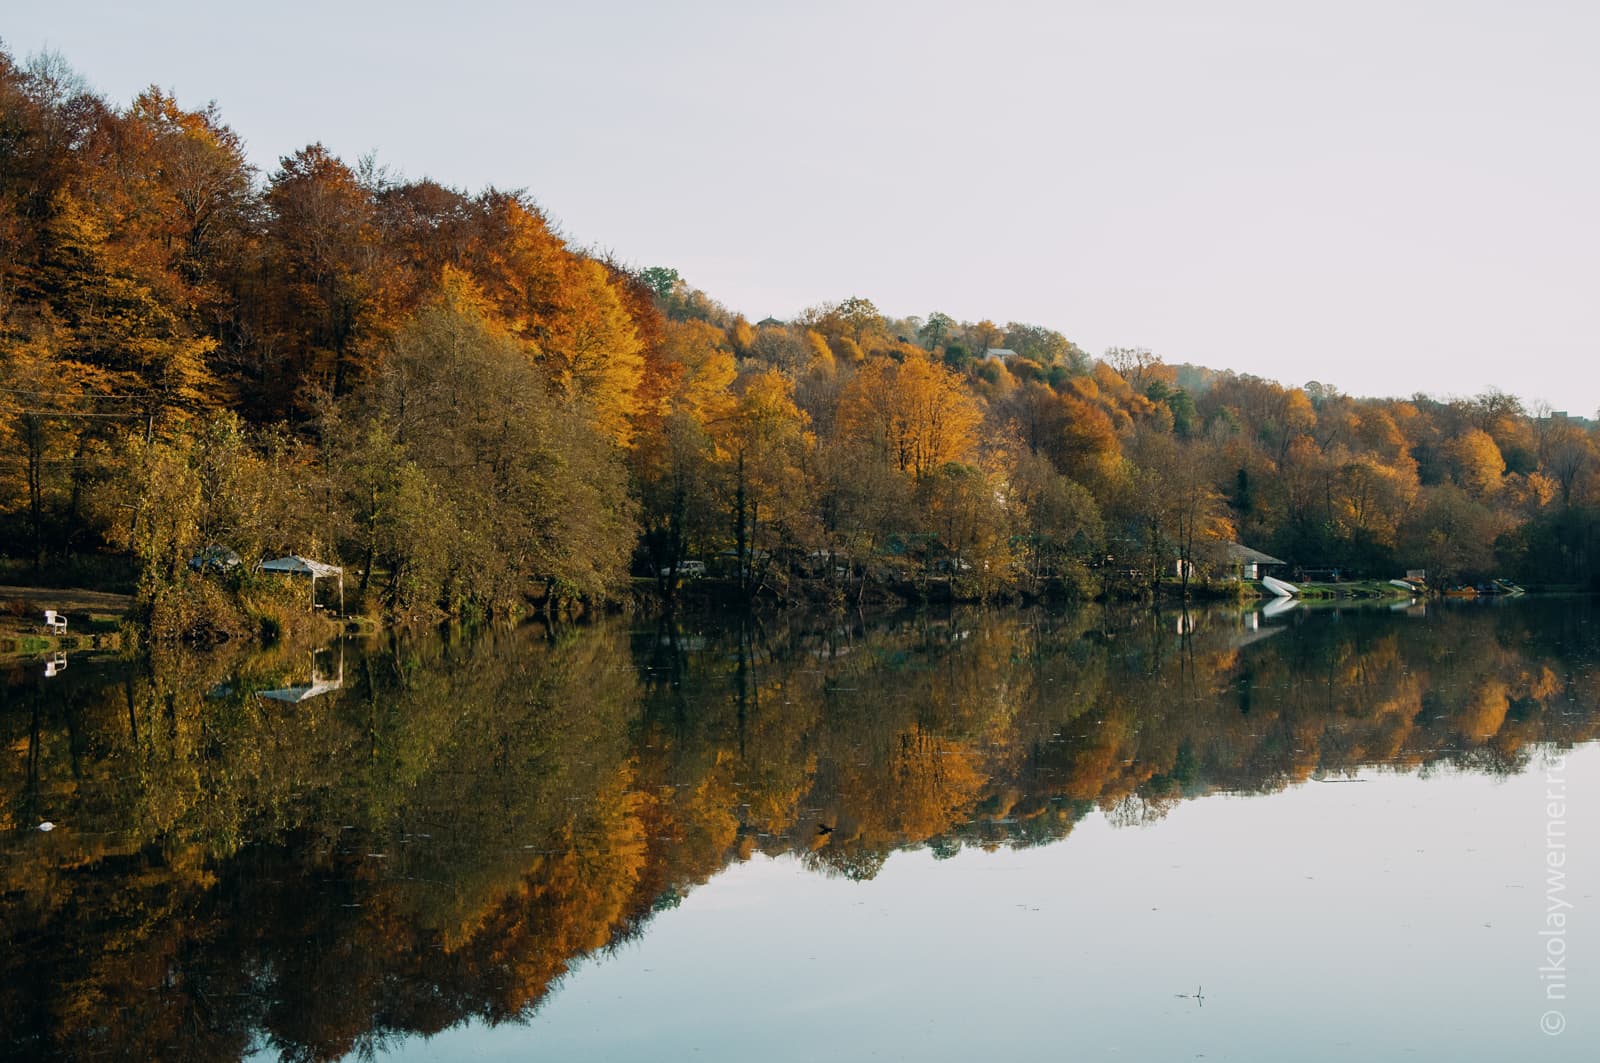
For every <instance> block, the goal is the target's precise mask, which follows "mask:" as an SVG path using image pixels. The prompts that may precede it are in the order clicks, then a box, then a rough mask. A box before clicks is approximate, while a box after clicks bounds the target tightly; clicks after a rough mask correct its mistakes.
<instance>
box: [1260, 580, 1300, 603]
mask: <svg viewBox="0 0 1600 1063" xmlns="http://www.w3.org/2000/svg"><path fill="white" fill-rule="evenodd" d="M1261 585H1262V586H1263V587H1265V588H1266V589H1267V590H1269V591H1271V592H1272V593H1273V594H1275V595H1276V596H1278V597H1279V598H1297V597H1299V595H1300V588H1299V587H1296V586H1295V585H1294V584H1292V583H1285V582H1283V580H1281V579H1274V578H1272V577H1271V576H1262V577H1261Z"/></svg>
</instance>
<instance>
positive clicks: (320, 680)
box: [256, 645, 344, 704]
mask: <svg viewBox="0 0 1600 1063" xmlns="http://www.w3.org/2000/svg"><path fill="white" fill-rule="evenodd" d="M343 686H344V646H343V645H340V647H339V671H338V672H337V673H336V674H334V675H331V676H330V675H322V674H321V673H319V672H318V671H317V655H316V653H315V652H313V653H312V654H311V682H309V683H296V684H295V685H294V686H288V687H278V688H276V689H274V690H258V691H256V697H258V698H270V699H272V700H273V701H287V702H289V703H290V704H299V703H300V702H302V701H309V700H311V699H312V698H315V697H320V696H322V695H323V694H326V693H328V692H330V691H333V690H339V689H341V688H342V687H343Z"/></svg>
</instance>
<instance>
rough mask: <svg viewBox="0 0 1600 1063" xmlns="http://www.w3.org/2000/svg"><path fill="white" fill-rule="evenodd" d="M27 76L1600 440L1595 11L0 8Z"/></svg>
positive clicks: (288, 1)
mask: <svg viewBox="0 0 1600 1063" xmlns="http://www.w3.org/2000/svg"><path fill="white" fill-rule="evenodd" d="M0 39H3V40H4V41H5V44H6V47H7V48H8V49H9V50H10V51H11V52H12V53H13V54H14V55H18V56H26V55H30V54H32V53H34V52H37V51H39V50H41V49H50V50H53V51H57V52H59V53H61V54H62V55H63V56H64V57H65V58H66V59H67V60H68V61H69V62H70V63H71V64H72V65H73V66H74V67H76V68H77V69H78V70H79V72H80V73H82V74H83V75H84V76H85V77H86V78H87V80H88V81H89V82H90V84H91V85H93V86H94V87H95V88H96V89H98V90H99V91H101V92H103V93H105V94H106V95H107V96H109V97H110V98H111V99H112V100H114V101H119V102H126V101H127V100H129V99H131V98H132V97H133V96H134V95H135V94H136V93H137V92H138V91H139V90H140V89H142V88H143V87H145V86H147V85H150V84H159V85H162V86H163V87H166V88H170V89H173V90H175V91H176V93H177V95H178V98H179V99H180V101H182V102H183V103H185V104H186V105H189V106H199V105H203V104H204V103H205V102H207V101H208V100H215V101H216V102H217V104H218V106H219V107H220V109H221V111H222V114H223V117H224V118H225V119H226V120H227V121H228V122H229V123H230V124H231V125H232V126H233V127H234V128H235V129H236V130H237V131H239V132H240V133H241V134H242V135H243V136H244V138H245V139H246V141H247V143H248V146H249V150H250V153H251V157H252V159H253V160H254V161H255V162H256V163H257V165H259V166H260V167H261V169H262V171H263V173H270V172H271V170H272V169H273V168H274V166H275V165H276V162H277V159H278V158H279V157H281V156H283V155H285V154H287V153H289V152H292V151H294V150H295V149H297V148H299V147H302V146H304V145H305V144H307V143H310V142H312V141H319V140H320V141H321V142H323V143H324V144H326V145H328V146H329V147H330V148H331V149H332V150H334V151H336V152H337V153H339V154H341V155H343V156H344V157H345V158H346V159H348V160H351V161H354V160H355V159H357V158H358V157H360V156H362V155H365V154H367V153H376V156H377V158H378V160H379V161H380V162H382V163H385V164H387V165H388V166H390V167H391V168H392V169H393V170H394V171H396V172H397V173H400V174H403V175H404V176H408V177H425V176H426V177H431V178H434V179H436V180H439V181H442V182H445V183H447V184H451V185H455V186H457V187H461V188H465V189H469V190H476V189H479V188H482V187H484V186H488V185H494V186H496V187H500V188H521V189H526V190H527V191H529V192H530V193H532V194H533V196H534V197H535V198H536V199H537V200H538V201H539V202H540V203H541V205H543V206H544V208H545V209H546V210H547V211H548V212H549V213H550V215H551V216H552V217H553V218H555V219H556V220H558V221H559V223H560V224H561V227H562V229H563V231H564V232H565V234H566V235H567V236H568V237H569V239H571V240H572V241H573V242H574V243H576V244H578V245H580V246H583V247H588V248H593V249H596V250H601V251H607V252H611V253H613V254H615V255H616V256H617V257H618V258H619V259H621V260H622V261H624V262H628V263H632V264H635V265H638V266H654V265H666V266H671V267H673V268H676V269H677V270H678V271H679V272H680V273H681V274H682V275H683V277H684V278H685V279H686V280H688V281H689V282H690V283H692V284H694V285H695V286H696V287H699V288H702V289H704V290H705V291H707V292H708V293H710V294H711V295H712V296H713V297H714V298H716V299H718V300H719V301H721V302H723V303H724V304H726V305H728V306H729V307H730V308H732V309H734V310H738V311H741V312H743V313H745V314H746V315H747V316H749V317H750V318H751V319H752V320H754V319H758V318H761V317H765V316H768V315H771V316H775V317H779V318H787V317H789V316H791V315H793V314H795V313H796V312H797V311H799V310H800V309H802V308H804V307H806V306H809V305H814V304H816V303H819V302H822V301H825V300H839V299H844V298H847V297H849V296H852V295H857V296H863V297H866V298H869V299H871V300H872V301H873V302H874V303H875V304H876V305H877V306H878V308H879V309H880V310H882V311H883V312H885V313H887V314H891V315H894V316H903V315H911V314H917V315H921V316H924V317H925V316H927V315H928V314H929V313H930V312H931V311H934V310H941V311H943V312H945V313H948V314H950V315H951V316H953V317H955V318H957V319H962V320H978V319H980V318H985V317H987V318H991V319H993V320H995V321H997V322H1000V323H1002V324H1003V323H1005V322H1008V321H1024V322H1030V323H1036V324H1042V325H1047V326H1050V327H1052V328H1055V329H1058V330H1060V331H1061V332H1063V333H1065V334H1066V335H1067V337H1068V338H1070V339H1072V340H1074V341H1075V342H1077V343H1078V344H1079V345H1080V346H1082V347H1083V348H1085V349H1086V350H1088V351H1090V352H1091V353H1095V354H1098V353H1100V352H1102V351H1104V350H1105V349H1106V348H1107V347H1111V346H1137V347H1148V348H1150V349H1151V350H1153V351H1155V352H1156V353H1158V354H1160V355H1161V356H1163V357H1164V358H1165V359H1166V360H1167V361H1169V362H1194V363H1197V364H1201V365H1206V366H1211V367H1213V368H1218V369H1232V370H1235V371H1238V372H1242V373H1255V374H1258V375H1261V376H1266V377H1270V378H1272V379H1276V380H1280V381H1282V382H1284V383H1288V384H1303V383H1305V382H1307V381H1310V380H1317V381H1320V382H1322V383H1324V384H1330V385H1332V386H1334V387H1336V388H1338V389H1339V390H1341V391H1345V392H1348V393H1351V394H1356V395H1383V396H1390V395H1409V394H1411V393H1413V392H1417V391H1426V392H1428V393H1430V394H1433V395H1437V396H1441V397H1443V396H1468V395H1473V394H1477V393H1479V392H1482V391H1483V390H1485V389H1486V388H1489V387H1498V388H1500V389H1502V390H1504V391H1508V392H1511V393H1513V394H1517V395H1519V396H1522V397H1523V398H1524V399H1525V400H1528V401H1530V402H1534V401H1539V400H1545V401H1548V402H1550V403H1551V404H1552V406H1553V407H1554V408H1555V409H1560V410H1569V411H1571V412H1572V413H1575V414H1583V415H1585V416H1593V415H1595V413H1596V410H1597V408H1600V358H1597V357H1596V353H1597V351H1596V347H1597V343H1600V340H1597V337H1600V300H1597V298H1596V293H1597V291H1600V138H1597V137H1595V136H1594V129H1595V125H1596V118H1597V113H1596V112H1597V109H1600V63H1596V62H1594V60H1593V56H1594V55H1595V54H1597V51H1600V5H1597V4H1593V3H1589V2H1550V0H1546V2H1537V0H1535V2H1527V0H1524V2H1495V3H1488V2H1481V0H1448V2H1428V0H1418V2H1397V0H1383V2H1370V0H1352V2H1347V3H1343V4H1338V5H1329V4H1284V3H1281V2H1243V0H1215V2H1212V3H1208V4H1205V5H1198V4H1194V3H1192V2H1184V0H1145V2H1141V3H1138V4H1128V3H1112V2H1103V3H1090V2H1072V0H1057V2H1046V3H1022V2H1005V0H990V2H986V3H984V4H973V3H970V2H963V3H944V2H939V0H931V2H928V0H924V2H916V3H912V2H904V3H900V2H887V0H884V2H870V0H855V2H834V0H812V2H806V3H798V2H796V3H777V2H768V3H749V2H736V0H729V2H721V0H706V2H687V0H686V2H671V0H653V2H634V3H623V2H587V3H583V4H576V3H560V4H557V3H544V2H537V0H535V2H518V3H496V2H472V0H458V2H456V3H453V4H439V3H432V4H420V3H412V2H409V0H386V2H383V3H369V2H364V0H362V2H330V0H322V2H319V3H304V2H300V0H283V2H279V3H275V4H271V5H261V4H256V5H226V4H219V3H217V2H216V0H210V2H206V3H198V2H187V0H185V2H161V0H143V2H140V3H127V2H75V0H52V2H51V3H48V4H46V3H36V2H23V0H0Z"/></svg>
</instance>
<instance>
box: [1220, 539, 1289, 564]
mask: <svg viewBox="0 0 1600 1063" xmlns="http://www.w3.org/2000/svg"><path fill="white" fill-rule="evenodd" d="M1223 550H1224V554H1225V556H1226V557H1227V559H1228V560H1229V561H1238V562H1239V563H1241V564H1245V565H1287V564H1288V563H1289V562H1287V561H1280V560H1279V559H1278V558H1276V557H1273V556H1272V555H1271V554H1263V553H1262V552H1261V551H1260V550H1252V549H1250V548H1249V547H1248V546H1241V545H1239V544H1238V543H1229V544H1227V546H1225V547H1224V548H1223Z"/></svg>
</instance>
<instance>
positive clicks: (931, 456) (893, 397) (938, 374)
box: [839, 353, 983, 480]
mask: <svg viewBox="0 0 1600 1063" xmlns="http://www.w3.org/2000/svg"><path fill="white" fill-rule="evenodd" d="M982 423H983V411H982V409H981V408H980V407H979V405H978V402H977V400H976V399H974V398H973V397H972V395H971V393H970V392H968V390H967V389H966V387H965V386H964V385H963V382H962V379H961V377H960V376H959V375H957V374H956V373H954V372H952V371H951V370H949V369H947V368H945V367H944V366H943V365H940V364H938V363H935V362H934V361H933V360H932V359H931V358H930V357H928V356H927V355H926V354H922V353H916V354H911V355H908V356H907V357H906V360H905V361H903V362H895V361H892V360H891V359H887V358H874V359H870V360H869V361H868V362H867V364H866V365H864V366H862V367H861V368H860V369H858V370H857V371H856V374H855V376H854V377H853V378H852V379H851V380H850V382H849V383H848V384H847V385H846V386H845V389H844V393H843V394H842V395H841V396H840V399H839V428H840V430H841V431H842V432H843V433H845V435H846V436H847V437H849V438H851V439H853V440H855V441H857V442H859V443H862V444H864V445H866V446H869V447H871V448H873V449H875V450H877V451H878V452H879V453H880V454H882V455H883V456H884V457H885V459H886V460H888V461H890V462H892V463H893V464H894V465H895V466H896V467H897V468H898V469H899V470H900V471H901V472H903V473H906V474H908V475H910V476H911V477H913V478H914V479H917V480H921V479H922V478H924V477H926V476H928V475H929V474H931V473H932V472H933V471H934V470H936V469H939V468H941V467H942V466H944V465H945V464H947V463H949V462H964V461H969V460H970V459H971V457H972V455H973V452H974V450H975V448H976V447H977V442H978V427H979V425H981V424H982Z"/></svg>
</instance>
